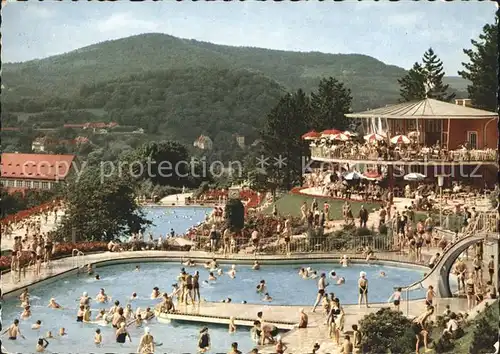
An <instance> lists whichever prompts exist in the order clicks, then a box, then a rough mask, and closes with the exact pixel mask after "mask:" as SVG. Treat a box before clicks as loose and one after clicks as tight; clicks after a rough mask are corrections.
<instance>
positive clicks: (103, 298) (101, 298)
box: [95, 288, 110, 304]
mask: <svg viewBox="0 0 500 354" xmlns="http://www.w3.org/2000/svg"><path fill="white" fill-rule="evenodd" d="M95 300H96V301H97V302H99V303H101V304H103V303H105V302H108V301H109V300H110V298H109V297H108V295H106V292H105V291H104V288H101V290H99V294H97V296H96V298H95Z"/></svg>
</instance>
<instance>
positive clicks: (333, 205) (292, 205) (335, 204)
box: [264, 193, 380, 220]
mask: <svg viewBox="0 0 500 354" xmlns="http://www.w3.org/2000/svg"><path fill="white" fill-rule="evenodd" d="M313 199H314V197H311V196H307V195H300V194H293V193H289V194H285V195H284V196H283V197H281V198H280V199H278V200H277V201H276V202H275V203H274V204H276V208H277V209H278V214H279V215H282V216H287V215H291V216H296V217H301V216H302V214H301V212H300V207H301V205H302V203H303V202H304V201H305V202H306V203H307V205H308V206H311V203H312V201H313ZM316 200H317V201H318V205H319V207H320V208H322V207H323V203H324V202H328V204H330V220H342V205H343V204H344V201H343V200H338V199H331V198H326V197H316ZM350 203H351V208H352V212H353V215H354V217H356V216H357V215H358V213H359V209H360V208H361V205H364V206H365V208H366V209H367V210H368V212H370V213H371V212H373V211H374V210H375V209H376V210H378V209H379V208H380V204H378V203H363V202H358V201H350ZM274 204H272V205H270V206H269V207H267V208H266V209H264V213H265V214H271V213H272V212H273V205H274Z"/></svg>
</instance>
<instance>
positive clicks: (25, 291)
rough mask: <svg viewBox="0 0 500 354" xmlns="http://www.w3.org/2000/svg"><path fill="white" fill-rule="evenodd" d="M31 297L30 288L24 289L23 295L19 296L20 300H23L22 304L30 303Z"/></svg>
mask: <svg viewBox="0 0 500 354" xmlns="http://www.w3.org/2000/svg"><path fill="white" fill-rule="evenodd" d="M29 297H30V294H29V292H28V288H24V290H23V292H22V293H21V295H19V300H21V303H24V302H27V301H29ZM23 307H24V306H23Z"/></svg>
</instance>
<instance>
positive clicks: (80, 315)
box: [76, 305, 85, 322]
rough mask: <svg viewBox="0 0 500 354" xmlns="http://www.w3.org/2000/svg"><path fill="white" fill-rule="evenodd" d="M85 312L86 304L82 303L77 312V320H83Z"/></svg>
mask: <svg viewBox="0 0 500 354" xmlns="http://www.w3.org/2000/svg"><path fill="white" fill-rule="evenodd" d="M84 313H85V306H84V305H80V308H79V309H78V313H77V314H76V322H83V315H84Z"/></svg>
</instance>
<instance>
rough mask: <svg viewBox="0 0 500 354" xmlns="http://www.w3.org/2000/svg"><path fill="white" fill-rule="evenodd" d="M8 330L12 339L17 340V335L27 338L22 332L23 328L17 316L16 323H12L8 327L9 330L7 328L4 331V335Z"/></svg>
mask: <svg viewBox="0 0 500 354" xmlns="http://www.w3.org/2000/svg"><path fill="white" fill-rule="evenodd" d="M7 332H8V333H9V339H10V340H16V339H17V336H20V337H21V338H22V339H26V338H25V337H24V336H23V335H22V334H21V330H20V329H19V320H18V319H17V318H16V319H15V320H14V323H13V324H11V325H10V326H9V328H7V330H5V332H3V333H2V335H4V334H5V333H7Z"/></svg>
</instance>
